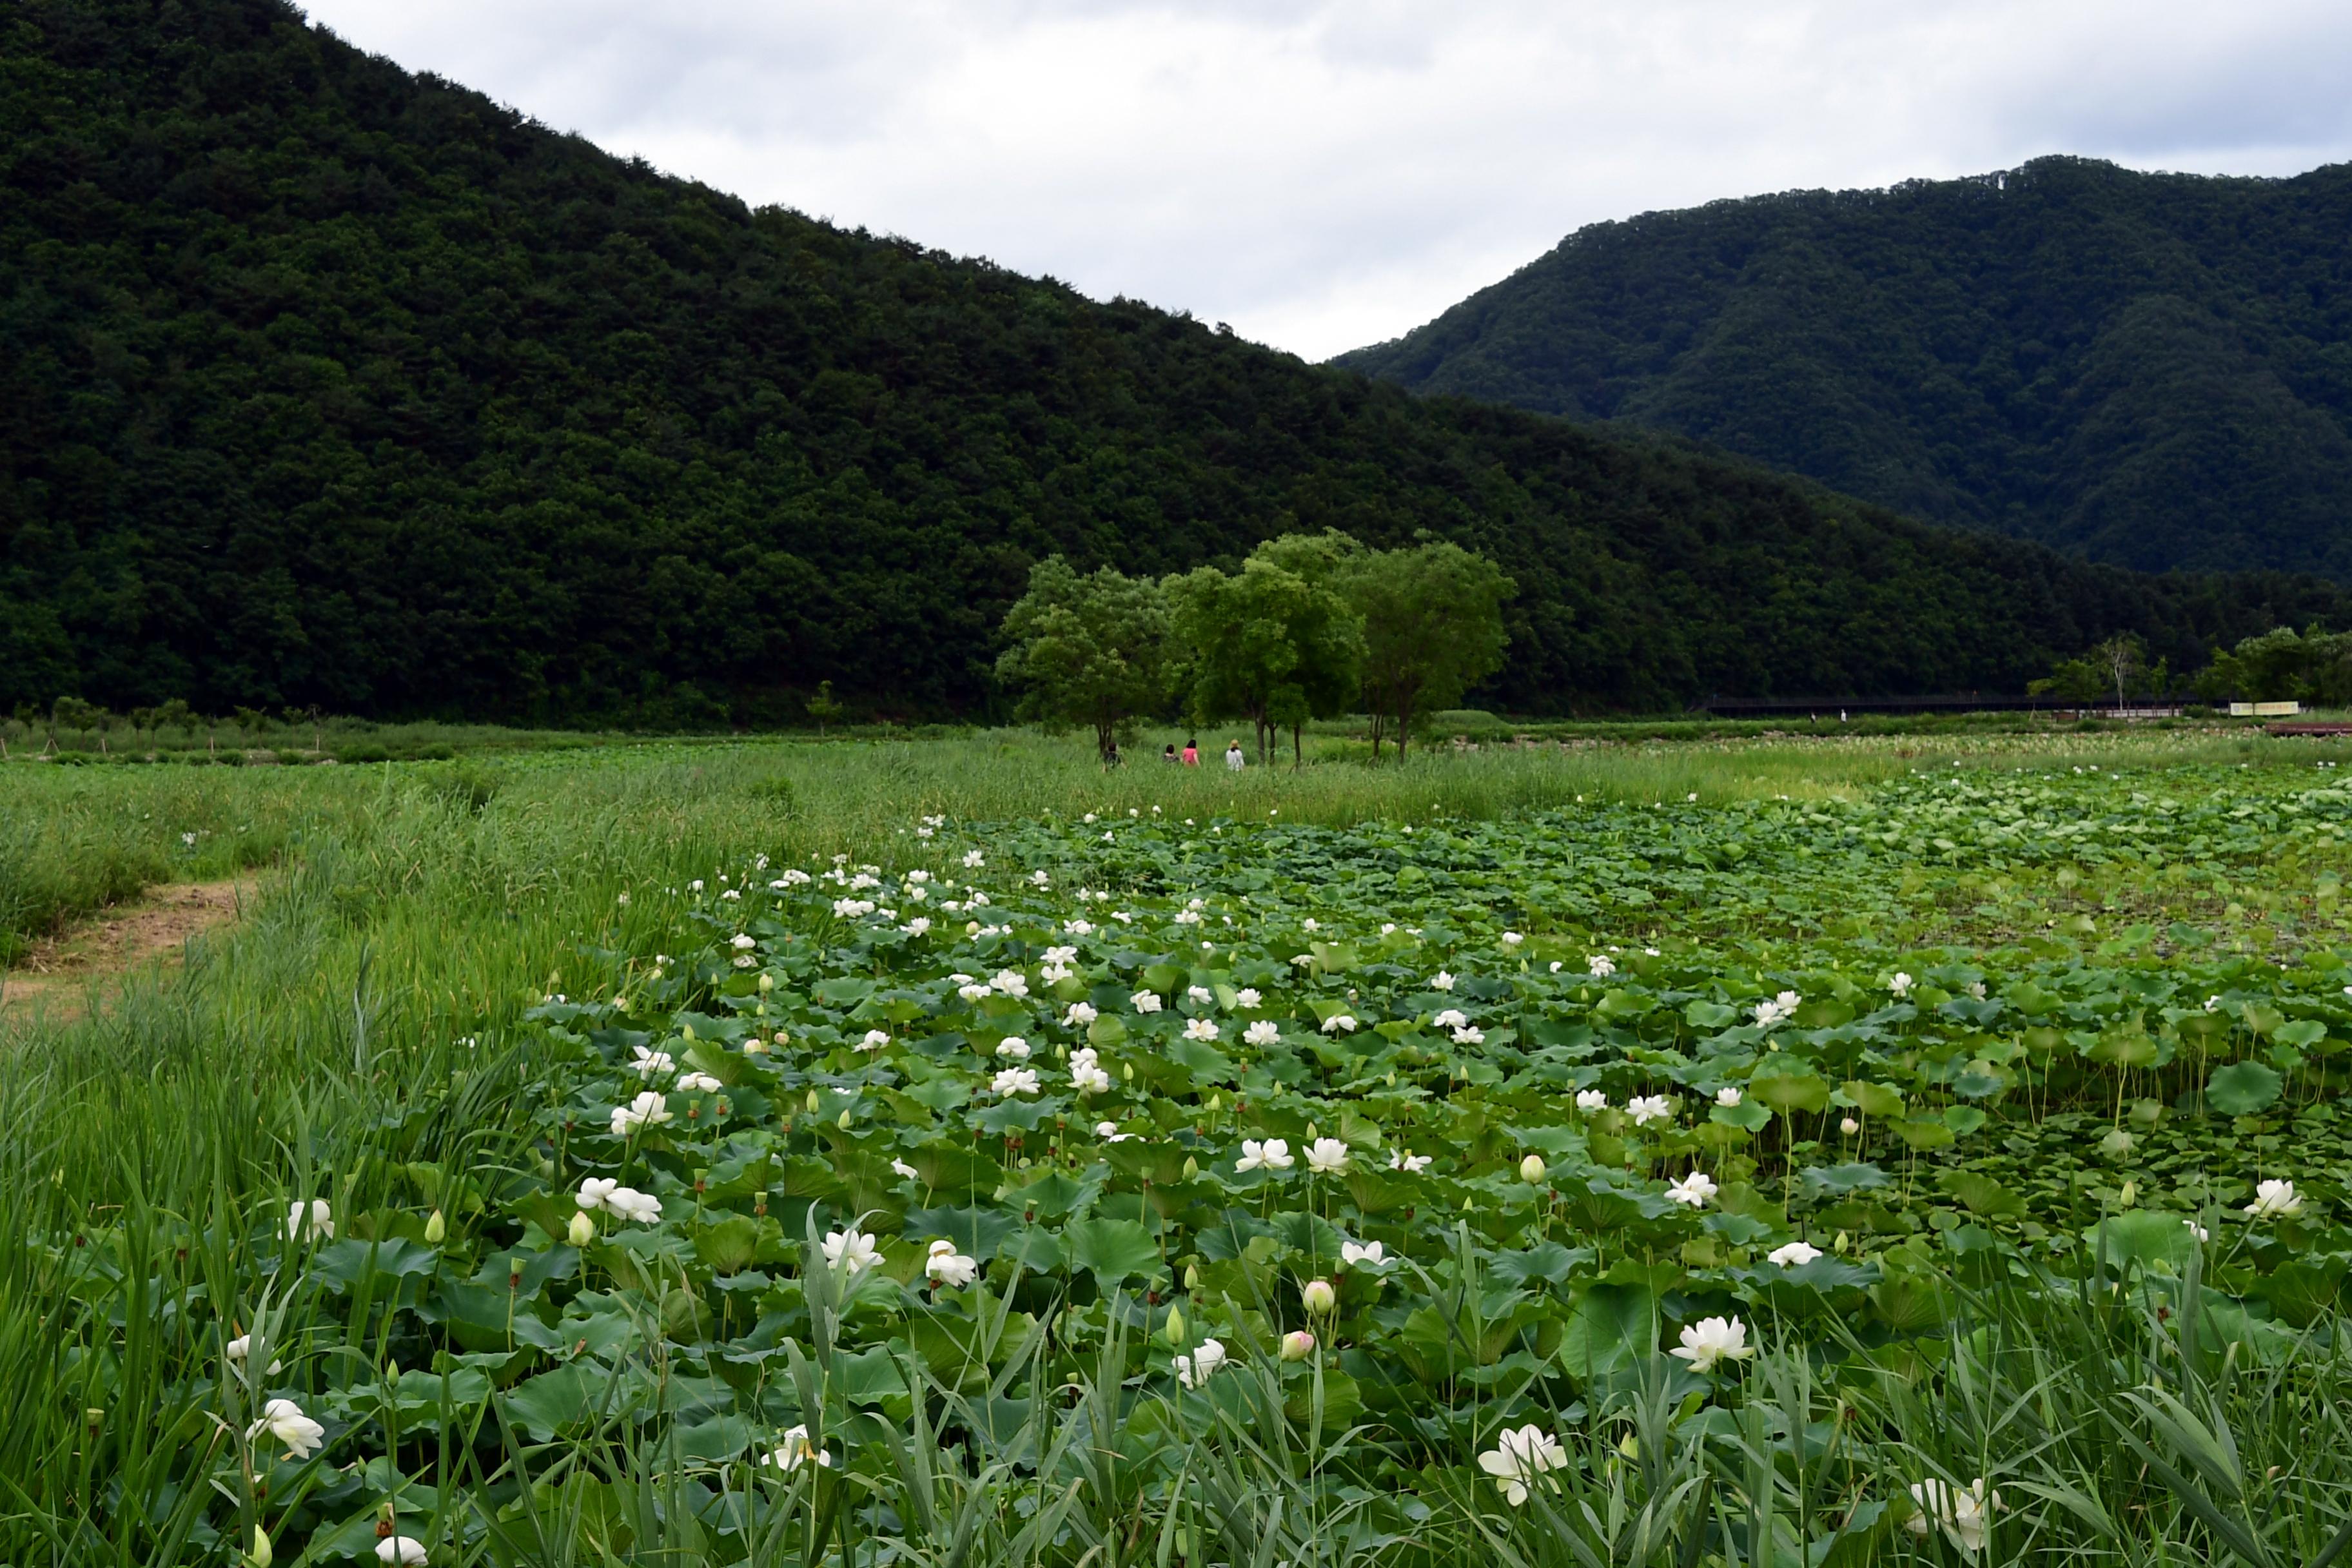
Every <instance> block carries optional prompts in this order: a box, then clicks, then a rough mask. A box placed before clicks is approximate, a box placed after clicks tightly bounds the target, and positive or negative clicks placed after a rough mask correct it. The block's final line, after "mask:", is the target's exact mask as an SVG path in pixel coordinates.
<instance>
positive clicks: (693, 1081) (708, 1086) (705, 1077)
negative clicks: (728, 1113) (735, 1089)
mask: <svg viewBox="0 0 2352 1568" xmlns="http://www.w3.org/2000/svg"><path fill="white" fill-rule="evenodd" d="M677 1087H678V1088H680V1089H684V1090H685V1091H686V1092H687V1093H688V1094H717V1093H718V1092H719V1090H720V1089H725V1088H726V1087H727V1086H726V1085H725V1084H723V1083H720V1082H719V1080H718V1079H715V1078H713V1077H711V1076H710V1075H709V1073H707V1072H690V1073H688V1074H687V1075H686V1076H685V1077H684V1078H682V1079H678V1080H677Z"/></svg>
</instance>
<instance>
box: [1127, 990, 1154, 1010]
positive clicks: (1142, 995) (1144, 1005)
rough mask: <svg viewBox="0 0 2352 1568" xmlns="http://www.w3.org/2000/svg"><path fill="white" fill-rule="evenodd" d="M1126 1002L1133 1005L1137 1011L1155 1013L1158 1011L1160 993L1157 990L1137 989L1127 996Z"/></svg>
mask: <svg viewBox="0 0 2352 1568" xmlns="http://www.w3.org/2000/svg"><path fill="white" fill-rule="evenodd" d="M1127 1003H1128V1005H1129V1006H1130V1007H1133V1008H1134V1009H1135V1010H1136V1011H1137V1012H1139V1013H1157V1012H1158V1011H1160V993H1158V992H1157V991H1139V992H1137V993H1136V994H1134V995H1132V996H1130V997H1129V998H1128V999H1127Z"/></svg>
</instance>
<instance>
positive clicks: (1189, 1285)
mask: <svg viewBox="0 0 2352 1568" xmlns="http://www.w3.org/2000/svg"><path fill="white" fill-rule="evenodd" d="M1200 1288H1201V1270H1200V1268H1199V1266H1198V1265H1195V1264H1191V1263H1187V1264H1186V1265H1184V1289H1187V1290H1198V1289H1200Z"/></svg>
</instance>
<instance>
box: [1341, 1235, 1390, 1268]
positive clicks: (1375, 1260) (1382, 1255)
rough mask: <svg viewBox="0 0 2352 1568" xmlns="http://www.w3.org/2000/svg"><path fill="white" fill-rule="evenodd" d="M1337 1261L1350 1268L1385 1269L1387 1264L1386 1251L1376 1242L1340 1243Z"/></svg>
mask: <svg viewBox="0 0 2352 1568" xmlns="http://www.w3.org/2000/svg"><path fill="white" fill-rule="evenodd" d="M1339 1261H1340V1262H1341V1263H1343V1264H1345V1265H1346V1266H1347V1267H1349V1268H1387V1267H1388V1264H1389V1258H1388V1253H1387V1251H1386V1250H1385V1249H1384V1248H1383V1247H1381V1244H1380V1243H1379V1242H1377V1241H1368V1242H1365V1243H1363V1244H1361V1245H1359V1244H1357V1243H1355V1242H1352V1241H1343V1242H1341V1243H1340V1244H1339Z"/></svg>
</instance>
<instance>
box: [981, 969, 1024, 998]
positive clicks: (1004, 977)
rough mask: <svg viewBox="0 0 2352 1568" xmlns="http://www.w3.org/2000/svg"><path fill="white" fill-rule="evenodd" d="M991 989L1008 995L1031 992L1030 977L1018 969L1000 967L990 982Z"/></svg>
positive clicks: (1022, 994) (1021, 994)
mask: <svg viewBox="0 0 2352 1568" xmlns="http://www.w3.org/2000/svg"><path fill="white" fill-rule="evenodd" d="M988 986H989V989H990V990H992V991H994V992H997V993H999V994H1002V995H1006V996H1026V995H1028V994H1029V979H1028V977H1027V976H1026V975H1024V974H1023V973H1021V972H1020V971H1019V970H1017V969H1000V970H998V971H997V972H996V973H994V974H993V975H992V976H991V977H990V979H989V982H988Z"/></svg>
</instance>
